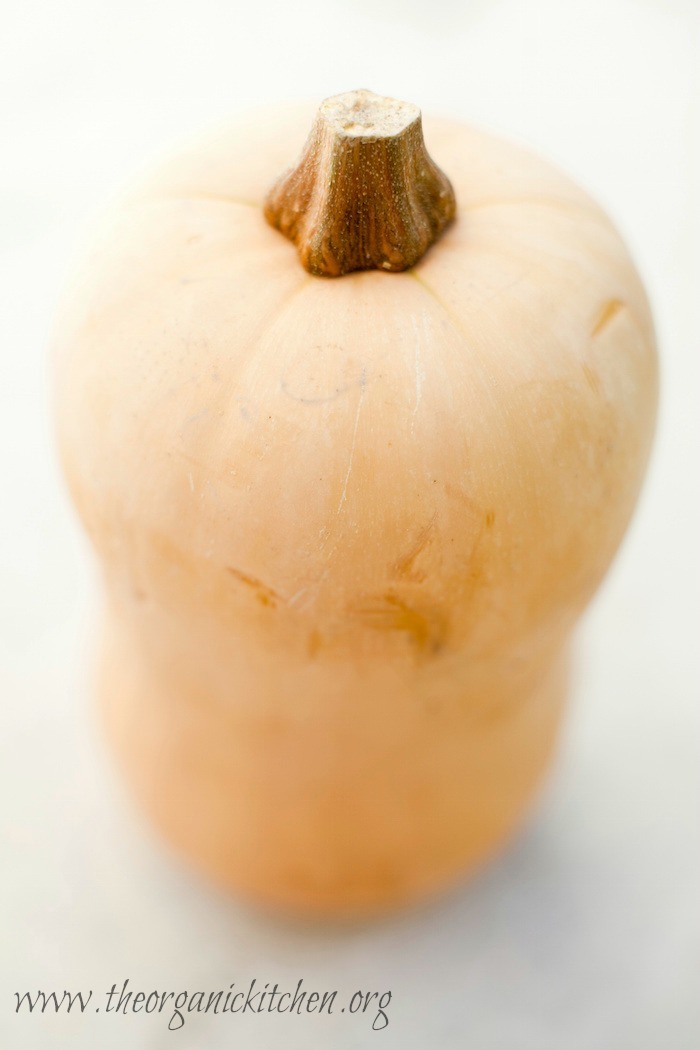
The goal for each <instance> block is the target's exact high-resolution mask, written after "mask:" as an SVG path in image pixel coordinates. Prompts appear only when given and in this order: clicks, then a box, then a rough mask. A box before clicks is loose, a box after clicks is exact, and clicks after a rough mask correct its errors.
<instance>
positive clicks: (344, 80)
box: [0, 0, 700, 1050]
mask: <svg viewBox="0 0 700 1050" xmlns="http://www.w3.org/2000/svg"><path fill="white" fill-rule="evenodd" d="M234 7H235V5H232V4H229V3H225V2H223V0H221V2H218V3H217V2H215V0H199V2H198V3H196V4H194V3H192V4H188V3H184V2H182V0H170V2H168V3H166V2H165V0H158V2H156V3H152V4H143V3H142V2H140V0H139V2H136V0H121V2H119V3H117V2H116V0H110V2H108V3H105V4H89V3H88V2H87V0H64V2H62V3H60V4H53V5H51V4H48V3H46V2H39V0H22V2H21V3H15V2H14V0H11V2H10V5H9V10H6V9H4V11H6V13H4V14H3V34H2V39H1V40H0V49H1V51H0V77H1V78H2V83H1V84H0V113H1V114H2V119H1V122H0V127H1V129H2V133H1V136H0V143H1V145H0V154H2V158H3V160H2V164H0V290H1V305H0V325H1V338H0V363H1V375H2V382H1V383H0V441H1V444H0V448H1V449H2V490H1V491H2V505H1V515H2V516H1V518H0V528H1V530H2V531H1V537H2V542H1V543H0V572H1V574H2V575H1V586H0V660H1V663H0V693H1V707H0V720H1V723H2V733H1V735H0V748H1V749H2V763H1V767H0V777H1V778H2V793H1V794H0V822H1V825H2V865H1V867H0V891H1V895H2V901H1V903H2V925H1V927H0V929H1V931H2V932H1V937H0V953H1V964H0V965H1V971H0V972H1V983H2V990H1V992H0V1045H2V1046H4V1047H5V1046H6V1047H11V1048H13V1050H15V1048H19V1050H23V1048H32V1050H35V1048H42V1050H43V1048H45V1047H46V1048H49V1047H50V1048H52V1050H53V1048H54V1047H71V1048H78V1050H94V1048H96V1047H100V1050H113V1048H114V1050H117V1048H120V1050H121V1048H124V1047H130V1048H135V1050H141V1048H144V1050H145V1048H161V1047H170V1046H177V1047H180V1048H188V1050H190V1048H192V1050H195V1048H196V1050H209V1048H211V1050H218V1048H222V1050H223V1048H224V1047H233V1046H246V1047H264V1048H273V1050H277V1048H282V1047H284V1048H285V1050H295V1048H297V1047H298V1048H302V1047H303V1048H305V1050H310V1048H314V1047H319V1048H320V1047H329V1046H333V1047H338V1048H340V1050H346V1048H347V1050H349V1048H351V1047H364V1046H374V1045H377V1046H378V1045H382V1046H384V1047H392V1048H394V1047H395V1048H401V1050H408V1048H413V1047H415V1048H421V1050H422V1048H425V1047H447V1048H460V1050H461V1048H464V1050H511V1048H512V1050H692V1048H694V1047H697V1046H698V1045H700V1018H699V1016H698V1009H697V1005H696V1002H697V994H698V990H699V989H698V980H699V977H700V974H699V968H700V944H699V937H698V933H699V930H698V927H699V921H698V920H699V911H700V899H699V895H698V888H697V884H698V876H699V875H700V858H699V848H698V847H699V841H698V839H699V832H700V819H699V817H700V813H699V812H698V810H699V809H700V807H699V806H698V801H699V799H700V761H699V757H698V751H699V747H698V741H699V736H698V731H699V729H700V726H699V724H698V723H699V719H698V699H699V694H700V690H699V689H698V686H699V681H698V677H699V676H698V658H697V652H698V632H697V628H698V593H699V588H698V554H697V549H698V541H697V537H698V535H700V528H699V525H700V523H699V521H698V517H699V515H698V503H699V500H698V478H697V476H698V471H697V459H698V455H697V454H698V408H697V405H698V371H699V369H698V362H699V360H700V325H699V324H698V305H697V304H698V299H699V295H698V289H699V288H700V266H699V264H698V243H699V241H700V223H699V212H698V205H697V189H696V190H695V196H694V197H693V196H691V185H692V184H693V180H694V182H695V186H696V187H697V186H698V185H700V171H699V170H698V163H697V162H698V128H699V126H700V102H699V101H698V94H697V82H696V83H695V84H693V81H692V69H693V64H695V65H696V66H697V65H698V59H699V58H700V52H699V50H698V26H697V15H696V14H695V12H696V10H697V5H696V4H695V3H694V2H692V0H688V2H686V3H684V2H681V0H676V2H672V0H668V2H661V0H658V2H654V0H636V2H635V0H589V2H587V3H586V4H583V3H581V4H577V3H562V2H561V0H549V2H547V0H540V2H528V0H524V2H514V0H501V2H497V0H493V2H487V0H475V2H472V3H469V4H467V3H457V2H454V3H448V2H440V0H434V2H433V3H431V4H427V5H426V4H423V3H418V2H417V0H401V2H399V0H384V2H383V3H375V2H371V0H355V2H354V3H346V2H344V0H338V2H335V3H329V2H326V3H312V2H303V0H302V2H298V3H294V4H290V5H286V6H285V10H284V11H283V12H280V13H278V14H277V15H275V16H274V17H273V16H272V14H271V10H272V9H274V7H273V6H271V5H269V4H258V5H251V9H250V10H249V11H248V12H246V13H245V14H236V13H235V10H234ZM429 23H430V24H429ZM360 85H362V86H367V87H371V88H373V89H374V90H377V91H380V92H385V93H391V94H395V95H397V96H398V97H406V98H410V99H415V100H416V101H419V102H420V103H421V104H422V105H423V107H424V108H425V109H429V108H432V109H437V110H442V111H444V112H448V113H452V114H456V115H458V116H463V117H465V118H467V119H472V120H474V121H477V122H479V123H481V124H484V125H486V126H490V127H492V128H495V129H496V130H499V131H501V132H502V133H504V134H507V135H510V136H511V137H514V138H517V139H520V140H522V141H523V142H526V143H529V144H530V145H532V146H534V147H535V148H538V149H541V150H542V151H543V152H545V153H546V154H548V155H549V156H550V157H552V158H553V159H555V160H556V161H558V162H559V163H560V164H561V165H563V166H564V167H565V168H567V169H568V170H569V171H570V172H571V173H572V174H573V175H574V176H575V177H576V178H577V179H578V180H579V181H581V182H582V183H583V184H585V185H587V186H588V187H589V188H590V189H591V190H592V191H593V192H594V193H595V194H596V195H597V196H598V197H599V198H600V199H601V201H602V202H603V204H604V205H605V206H606V207H607V208H608V210H609V211H610V212H611V214H612V215H613V216H614V217H615V219H616V221H617V222H618V224H619V226H620V227H621V229H622V230H623V232H624V233H625V235H626V236H627V238H628V240H629V241H630V244H631V246H632V248H633V251H634V253H635V255H636V257H637V260H638V262H639V265H640V268H641V270H642V273H643V274H644V276H645V279H646V280H647V282H648V285H649V288H650V292H651V296H652V300H653V304H654V308H655V313H656V317H657V321H658V331H659V339H660V344H661V351H662V359H663V376H664V384H663V399H662V411H661V417H660V428H659V433H658V441H657V444H656V450H655V454H654V459H653V463H652V469H651V472H650V476H649V481H648V484H647V486H646V488H645V491H644V495H643V499H642V501H641V504H640V507H639V511H638V514H637V517H636V518H635V521H634V524H633V528H632V530H631V532H630V534H629V538H628V540H627V542H626V543H625V546H624V548H623V550H622V552H621V554H620V556H619V558H618V559H617V561H616V563H615V566H614V570H613V572H612V573H611V575H610V577H609V580H608V582H607V584H606V586H605V587H604V589H603V591H602V592H601V594H600V596H599V597H598V598H597V600H596V602H595V604H594V606H593V608H592V610H591V612H590V614H589V615H588V617H587V619H586V622H585V625H584V629H583V631H582V634H581V643H580V647H579V650H580V658H579V673H578V676H577V680H576V687H575V691H574V695H573V697H572V703H571V710H570V717H569V720H568V724H567V729H566V733H565V736H564V739H563V741H562V747H561V749H560V754H559V758H558V762H557V765H556V768H555V769H554V771H553V773H552V776H551V778H550V780H549V783H548V785H547V790H546V792H545V794H544V796H543V798H542V800H541V803H540V805H539V807H538V809H537V811H536V812H535V814H534V815H533V817H532V820H531V822H530V824H529V826H528V828H527V829H526V830H525V831H524V833H523V834H522V835H521V836H520V837H519V838H518V840H517V841H516V842H514V843H513V844H512V845H511V847H510V848H509V849H508V851H507V852H506V853H505V854H504V855H503V856H502V857H501V859H500V860H499V861H498V862H497V863H495V864H494V865H492V866H491V867H490V868H489V869H488V870H486V871H483V872H482V873H481V874H480V875H479V876H478V877H477V878H476V879H475V880H474V881H472V883H471V884H469V885H467V886H464V888H463V889H462V890H460V891H459V892H457V893H456V894H454V895H453V896H451V897H449V898H448V899H444V900H441V901H439V902H437V903H435V904H433V905H431V906H428V907H426V908H424V909H423V910H420V911H417V912H414V913H412V914H410V915H405V916H401V917H396V918H392V919H390V920H386V921H384V922H380V923H377V924H374V925H367V926H364V927H357V928H351V929H346V930H341V931H339V930H332V929H319V928H304V927H302V926H299V925H289V924H279V923H275V922H274V921H272V920H270V919H265V918H261V917H260V916H257V915H255V914H253V913H251V912H248V911H246V910H244V909H242V908H241V907H240V906H239V905H237V904H236V903H235V902H231V901H229V900H227V899H224V898H223V897H221V896H219V895H217V893H215V892H213V891H211V890H210V889H209V888H208V887H207V886H206V885H203V884H202V883H201V882H199V881H198V880H197V878H195V877H193V876H191V875H190V874H189V873H188V872H187V871H184V870H182V869H181V868H180V867H179V866H177V865H176V864H175V863H173V862H172V860H171V858H170V857H169V856H168V855H167V854H165V853H164V852H163V851H161V848H160V847H159V846H158V845H157V844H156V843H154V842H153V841H152V839H151V837H150V835H149V834H148V832H147V830H146V829H145V828H144V827H143V826H142V824H141V823H140V820H139V818H138V817H137V816H135V815H134V814H133V812H132V811H131V809H130V807H129V805H128V803H127V802H126V800H125V799H124V798H123V796H122V793H121V789H120V787H119V785H118V784H117V782H116V781H115V779H114V778H113V773H112V770H111V767H110V765H109V762H108V760H107V758H106V756H105V755H104V754H103V750H102V745H101V741H100V739H99V735H98V734H97V732H96V731H95V728H94V725H93V719H92V713H91V706H90V697H89V686H88V660H89V651H90V646H91V636H92V632H93V622H94V616H95V611H96V608H97V603H96V597H95V580H94V574H93V568H92V566H91V562H90V559H89V555H88V552H87V550H86V546H85V543H84V541H83V538H82V536H81V534H80V532H79V530H78V528H77V526H76V523H75V521H74V519H73V517H72V514H71V512H70V510H69V507H68V505H67V502H66V498H65V496H64V493H63V489H62V486H61V482H60V479H59V477H58V472H57V468H56V463H55V458H54V451H53V445H52V440H51V425H50V416H49V412H48V392H47V370H46V343H47V331H48V326H49V322H50V317H51V313H52V309H53V304H54V302H55V298H56V294H57V287H58V283H59V280H60V278H61V275H62V273H63V271H64V269H65V266H66V263H67V259H68V257H69V253H70V247H71V244H72V243H73V241H74V238H75V236H76V233H77V231H78V229H79V227H80V224H81V222H82V221H83V220H84V218H85V216H86V214H88V213H89V212H90V211H91V210H92V209H94V207H95V206H96V205H97V204H98V203H99V202H100V201H101V200H102V199H104V197H105V196H106V195H107V194H108V193H109V192H110V191H111V189H112V188H113V187H114V185H115V184H116V183H118V182H119V181H121V180H122V179H123V177H124V176H125V175H126V174H128V173H129V172H130V171H131V170H132V169H133V168H134V167H135V166H136V165H137V164H139V163H140V162H141V161H142V160H143V158H144V157H146V156H148V155H149V154H151V153H153V152H156V151H157V150H158V149H159V148H160V147H161V146H163V145H165V144H167V143H169V142H170V141H171V140H172V139H174V138H176V137H178V136H180V135H184V134H186V133H189V132H190V131H192V130H194V129H195V128H197V127H198V126H199V125H200V124H201V123H204V122H206V121H207V120H215V119H219V118H220V117H222V116H225V115H226V113H229V112H234V111H235V110H237V109H239V108H241V107H244V106H248V105H251V104H255V103H257V102H265V101H270V100H275V99H276V98H279V97H280V96H289V95H299V96H309V97H319V96H325V95H328V94H333V93H335V92H337V91H341V90H346V89H348V88H350V87H356V86H360ZM125 977H128V978H130V980H131V985H132V987H133V988H134V990H139V989H141V990H144V991H150V990H152V989H154V988H157V989H160V990H173V991H179V990H181V989H189V990H190V991H194V990H195V989H198V988H201V989H204V990H207V991H210V990H213V989H216V988H222V987H223V988H226V987H228V985H229V984H230V983H231V982H232V981H235V982H236V983H237V985H239V986H243V985H247V984H248V983H249V981H250V979H251V978H252V977H256V978H257V979H258V981H259V982H263V983H264V982H265V981H268V982H270V983H274V982H275V981H277V982H279V983H280V984H281V985H284V986H290V985H291V986H294V985H295V984H296V981H297V980H298V979H299V978H303V980H304V985H305V987H307V988H308V989H310V990H311V989H314V988H317V989H333V988H337V989H338V990H339V993H340V994H341V995H342V996H343V997H345V996H347V997H348V998H349V997H350V995H352V993H353V992H354V991H355V990H356V989H358V988H361V989H366V990H376V991H379V992H381V991H384V990H386V989H390V990H391V991H392V993H393V997H392V1001H391V1004H390V1006H389V1007H388V1010H387V1014H388V1018H389V1025H388V1027H387V1028H386V1029H385V1030H384V1031H381V1032H373V1031H372V1030H371V1017H370V1016H365V1017H362V1016H361V1015H355V1016H350V1014H349V1013H347V1012H346V1013H345V1014H341V1013H336V1014H335V1015H334V1016H332V1017H331V1018H328V1017H326V1018H323V1017H314V1016H307V1017H290V1016H284V1015H281V1016H274V1015H262V1016H256V1015H253V1016H250V1015H247V1016H241V1015H233V1016H228V1017H221V1016H219V1017H212V1016H209V1017H203V1016H192V1017H190V1018H188V1019H187V1021H186V1023H185V1025H184V1027H183V1028H182V1029H181V1030H180V1031H176V1032H172V1031H168V1030H167V1024H166V1019H165V1018H164V1017H163V1016H157V1015H155V1016H150V1017H147V1016H145V1015H143V1014H139V1015H137V1016H132V1017H115V1016H113V1015H112V1016H107V1015H105V1013H104V1012H101V1013H99V1014H98V1013H95V1012H94V1010H88V1012H87V1013H86V1014H85V1015H83V1016H79V1015H76V1014H75V1013H73V1014H71V1015H70V1017H67V1016H60V1017H58V1018H53V1019H51V1018H50V1017H48V1016H47V1015H45V1016H43V1017H40V1016H36V1015H33V1016H28V1015H21V1016H16V1015H15V1014H14V996H13V993H14V992H15V991H17V990H22V991H24V990H29V989H31V990H36V989H37V988H41V989H44V990H46V991H49V990H58V991H59V992H62V991H63V989H64V988H65V989H70V990H72V991H78V990H84V991H86V990H88V989H93V990H94V992H95V1000H96V1001H97V1003H98V1004H99V1002H100V1000H99V999H97V997H98V995H99V996H103V994H104V991H106V990H107V989H108V988H109V987H110V986H111V985H112V984H113V983H114V982H117V983H118V984H121V982H122V981H123V979H124V978H125ZM372 1016H373V1015H372Z"/></svg>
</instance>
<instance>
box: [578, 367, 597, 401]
mask: <svg viewBox="0 0 700 1050" xmlns="http://www.w3.org/2000/svg"><path fill="white" fill-rule="evenodd" d="M581 368H582V370H583V375H584V378H585V380H586V382H587V383H588V385H589V387H590V388H591V390H592V391H593V393H594V394H599V393H600V379H599V378H598V376H597V375H596V373H595V372H594V371H593V369H592V368H591V366H590V365H587V364H583V365H581Z"/></svg>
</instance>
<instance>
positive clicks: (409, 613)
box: [353, 591, 447, 655]
mask: <svg viewBox="0 0 700 1050" xmlns="http://www.w3.org/2000/svg"><path fill="white" fill-rule="evenodd" d="M353 613H354V615H355V616H358V617H360V618H361V619H362V620H363V622H364V623H365V624H367V626H368V627H371V628H372V629H373V630H375V631H384V632H399V633H403V634H404V635H406V637H407V638H408V640H409V641H410V642H411V644H412V645H413V647H414V648H415V650H416V651H417V652H418V653H419V654H421V655H427V654H433V655H434V654H436V653H438V652H439V651H440V650H441V649H442V648H443V646H444V644H445V642H446V640H447V622H446V620H445V617H444V616H443V614H442V613H441V612H440V611H439V610H437V609H434V608H426V607H422V608H419V607H417V606H415V605H409V604H408V602H406V601H404V599H403V598H400V597H399V596H398V595H397V594H395V593H394V592H393V591H388V592H387V593H386V594H383V595H380V596H379V597H377V598H376V599H370V602H369V603H368V604H366V605H362V606H357V607H355V608H354V609H353Z"/></svg>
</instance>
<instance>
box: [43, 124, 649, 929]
mask: <svg viewBox="0 0 700 1050" xmlns="http://www.w3.org/2000/svg"><path fill="white" fill-rule="evenodd" d="M312 119H313V108H312V107H306V108H304V107H302V108H299V109H289V108H286V109H282V110H280V111H278V112H276V113H269V114H265V115H264V116H262V117H261V116H257V117H256V118H254V119H251V121H250V123H248V124H242V125H239V126H236V127H233V128H229V129H226V130H225V131H222V132H220V133H217V134H215V135H213V136H211V137H210V138H209V139H207V140H206V141H204V142H199V143H196V144H195V145H194V146H193V147H192V148H191V149H190V150H186V151H185V152H184V153H182V154H181V155H178V156H177V157H175V158H173V159H171V160H170V161H168V162H166V163H165V164H164V165H163V166H162V168H161V169H160V170H159V171H157V172H156V173H155V174H154V176H153V177H152V178H151V179H150V180H148V181H146V182H144V183H143V184H141V185H140V186H139V187H138V188H137V189H136V190H135V191H133V192H132V194H131V195H130V196H129V197H128V198H126V199H125V200H123V201H122V202H121V204H120V206H119V208H118V209H117V210H116V212H115V213H113V215H112V219H111V220H108V221H107V222H106V224H105V227H104V228H103V230H102V232H101V234H100V235H99V237H98V239H97V241H96V243H95V245H94V247H93V249H92V252H91V254H90V255H89V256H88V258H87V259H86V261H85V264H84V267H83V270H82V272H81V273H80V274H79V275H78V277H77V278H76V283H75V286H74V288H73V290H72V291H71V293H70V294H69V295H68V296H67V298H66V301H65V306H64V309H63V312H62V315H61V318H60V321H59V324H58V330H57V358H56V360H57V368H56V384H57V412H58V429H59V437H60V447H61V454H62V460H63V464H64V467H65V472H66V475H67V478H68V481H69V483H70V487H71V491H72V494H73V497H74V499H75V502H76V505H77V507H78V509H79V513H80V515H81V518H82V520H83V522H84V524H85V527H86V529H87V530H88V532H89V535H90V538H91V540H92V543H93V544H94V547H95V549H96V551H97V553H98V556H99V559H100V562H101V566H102V568H103V571H104V580H105V591H106V597H107V610H108V615H107V627H106V632H105V639H106V640H105V653H104V657H103V661H102V669H101V697H102V705H103V711H104V716H105V722H106V726H107V731H108V735H109V738H110V741H111V743H112V745H113V747H114V749H115V751H116V754H117V756H118V760H119V763H120V765H121V766H122V768H123V770H124V772H125V774H126V777H127V779H128V781H129V783H130V785H131V787H132V789H133V792H134V794H135V795H136V796H137V797H138V799H139V801H140V802H141V803H142V804H143V806H144V807H145V809H146V810H147V811H148V813H149V814H150V816H151V817H152V819H153V821H154V822H155V824H156V825H157V826H158V827H159V828H160V829H161V830H162V831H163V832H164V833H165V835H166V836H167V837H168V839H170V840H171V841H172V842H173V843H174V844H175V845H176V846H177V847H179V848H180V849H181V850H182V851H183V852H184V853H186V854H188V855H190V856H191V857H192V858H194V859H195V860H196V862H197V863H198V864H199V865H200V866H202V867H203V868H204V869H206V870H207V871H208V872H210V873H211V874H212V875H213V876H215V877H216V879H218V880H219V881H220V882H222V883H224V884H226V885H228V886H230V887H231V888H234V889H236V890H239V891H242V892H244V893H245V894H247V895H249V896H250V897H252V898H255V899H257V900H260V901H263V902H266V903H269V904H272V905H276V906H283V907H285V908H288V909H291V910H301V911H315V912H320V913H326V914H346V913H355V912H362V911H371V910H374V909H379V908H383V907H387V906H393V905H397V904H400V903H403V902H406V901H409V900H411V899H414V898H417V897H420V896H421V895H424V894H426V893H428V892H429V891H432V890H434V889H436V888H438V887H441V886H443V885H445V884H448V883H449V882H450V881H451V880H453V879H454V878H456V877H457V876H458V875H460V874H461V873H462V872H463V871H465V870H466V869H468V868H469V867H470V866H472V865H474V864H475V863H477V862H479V861H480V860H482V859H483V858H484V857H486V856H488V855H489V854H490V853H491V852H492V851H493V850H495V849H496V848H497V847H498V845H499V844H500V843H502V842H503V840H504V839H505V838H506V836H507V835H508V833H509V832H510V831H511V829H512V828H513V827H514V825H516V823H517V822H518V820H519V819H520V818H521V816H522V814H523V812H524V811H525V809H526V807H527V804H528V802H529V801H530V798H531V796H532V793H533V791H534V790H535V788H536V787H537V785H538V783H539V781H540V779H541V776H542V774H543V771H544V769H545V768H546V766H547V762H548V760H549V757H550V754H551V750H552V746H553V742H554V739H555V734H556V730H557V726H558V723H559V720H560V715H561V710H562V701H563V698H564V692H565V659H566V655H565V654H566V646H567V641H568V639H569V636H570V634H571V631H572V628H573V626H574V624H575V622H576V620H577V617H578V616H579V614H580V613H581V611H582V610H583V608H584V606H585V605H586V603H587V601H588V600H589V598H590V597H591V595H592V594H593V592H594V591H595V589H596V587H597V585H598V583H599V582H600V580H601V578H602V576H603V574H604V572H605V570H606V568H607V566H608V564H609V562H610V560H611V558H612V556H613V554H614V552H615V550H616V548H617V546H618V544H619V542H620V540H621V537H622V535H623V532H624V530H625V527H626V524H627V522H628V520H629V517H630V514H631V512H632V509H633V506H634V503H635V499H636V497H637V493H638V490H639V487H640V484H641V480H642V475H643V472H644V467H645V464H646V460H647V456H648V452H649V447H650V440H651V435H652V430H653V421H654V415H655V405H656V362H655V352H654V336H653V329H652V322H651V318H650V314H649V309H648V305H647V302H646V298H645V294H644V291H643V288H642V286H641V284H640V281H639V278H638V276H637V274H636V273H635V270H634V268H633V266H632V264H631V262H630V259H629V257H628V255H627V253H626V250H625V248H624V246H623V244H622V243H621V241H620V238H619V236H618V235H617V233H616V232H615V230H614V229H613V227H612V226H611V224H610V222H609V221H608V220H607V218H606V217H605V216H604V214H603V213H602V212H601V211H600V210H599V208H598V207H597V206H596V205H595V204H593V203H592V202H591V201H590V199H589V198H587V197H586V196H585V195H584V194H583V193H582V192H581V191H580V190H579V189H578V188H577V187H575V186H574V185H572V184H571V183H570V182H569V181H568V180H567V179H566V178H564V177H563V176H562V175H561V174H560V173H558V172H557V171H555V170H554V169H552V168H551V167H550V166H548V165H547V164H545V163H544V162H543V161H541V160H539V159H537V158H535V157H533V156H531V155H530V154H528V153H525V152H523V151H521V150H520V149H518V148H516V147H514V146H512V145H507V144H504V143H503V142H501V141H498V140H496V139H494V138H491V137H490V136H488V135H486V134H483V133H482V132H478V131H475V130H473V129H471V128H468V127H463V126H460V125H457V124H452V123H446V122H441V121H432V120H428V119H426V120H425V121H424V126H425V137H426V142H427V145H428V149H429V151H430V153H431V155H432V157H433V158H434V160H435V161H436V163H437V164H438V165H439V166H440V167H441V168H442V170H443V171H444V172H446V173H447V174H448V175H449V178H450V180H451V181H452V184H453V186H454V189H455V192H456V197H457V203H458V208H459V212H458V217H457V220H456V221H455V222H454V223H453V224H452V225H451V226H450V227H449V228H448V229H447V231H446V232H445V233H444V234H443V235H442V237H441V239H440V240H439V241H438V242H437V243H436V244H435V245H434V246H433V247H432V248H431V249H430V250H429V251H428V253H427V254H426V255H425V256H424V257H423V259H422V260H421V261H420V262H419V263H418V265H417V266H416V267H415V268H414V269H412V270H408V271H406V272H405V273H396V274H386V273H381V272H378V271H368V272H360V273H353V274H349V275H347V276H344V277H339V278H337V279H328V278H319V277H312V276H310V275H308V274H307V273H305V272H304V270H303V269H302V268H301V266H300V264H299V261H298V258H297V254H296V251H295V249H294V247H293V245H292V244H291V243H290V242H289V241H287V240H286V239H285V238H284V237H283V236H282V235H281V234H280V233H279V232H277V231H276V230H273V229H272V228H271V227H270V226H269V225H267V224H266V222H265V219H264V217H263V214H262V210H261V204H262V201H263V199H264V197H265V194H266V192H267V190H268V189H269V187H270V186H271V184H272V183H273V182H274V180H275V179H276V178H277V176H278V175H279V174H280V172H281V171H282V170H283V169H284V168H285V167H286V166H288V165H289V164H290V163H292V161H293V160H294V158H295V157H296V156H297V155H298V154H299V151H300V149H301V146H302V144H303V142H304V139H305V137H306V134H307V131H308V129H309V127H310V125H311V122H312Z"/></svg>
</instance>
